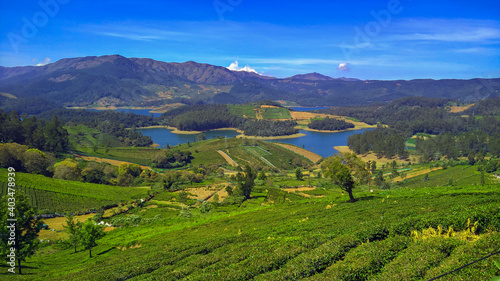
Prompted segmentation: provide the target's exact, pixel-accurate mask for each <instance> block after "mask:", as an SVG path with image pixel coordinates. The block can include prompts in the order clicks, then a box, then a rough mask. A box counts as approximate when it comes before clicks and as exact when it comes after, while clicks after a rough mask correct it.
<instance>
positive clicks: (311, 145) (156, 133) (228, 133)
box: [137, 128, 366, 157]
mask: <svg viewBox="0 0 500 281" xmlns="http://www.w3.org/2000/svg"><path fill="white" fill-rule="evenodd" d="M365 130H366V129H361V130H355V131H346V132H339V133H320V132H310V131H304V130H300V132H301V133H303V134H305V136H303V137H299V138H293V139H279V140H269V141H271V142H282V143H289V144H294V145H297V146H300V147H302V146H303V147H304V148H305V149H307V150H310V151H312V152H314V153H316V154H319V155H321V156H323V157H328V156H331V155H333V154H335V153H337V152H338V151H337V150H335V149H334V148H333V147H334V146H341V145H347V137H349V136H350V135H352V134H361V133H363V132H364V131H365ZM137 131H138V132H141V133H142V134H143V135H145V136H150V137H151V139H152V140H153V142H155V143H157V144H159V145H160V146H166V145H167V144H170V145H177V144H179V143H186V142H187V141H190V142H192V141H194V138H195V137H196V136H197V135H196V134H193V135H181V134H174V133H172V132H171V131H170V130H169V129H166V128H154V129H137ZM204 134H205V135H206V136H207V139H211V138H213V137H217V136H221V137H228V138H231V137H234V136H237V135H239V133H238V132H236V131H234V130H215V131H208V132H205V133H204Z"/></svg>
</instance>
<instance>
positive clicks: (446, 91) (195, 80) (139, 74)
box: [0, 55, 500, 113]
mask: <svg viewBox="0 0 500 281" xmlns="http://www.w3.org/2000/svg"><path fill="white" fill-rule="evenodd" d="M498 89H500V79H488V80H486V79H471V80H455V79H447V80H432V79H418V80H409V81H406V80H398V81H376V80H368V81H362V80H358V79H353V78H343V77H342V78H331V77H328V76H325V75H321V74H319V73H310V74H301V75H295V76H292V77H289V78H284V79H279V78H274V77H268V76H264V75H259V74H256V73H250V72H245V71H231V70H229V69H227V68H225V67H221V66H214V65H209V64H202V63H196V62H193V61H188V62H184V63H166V62H161V61H155V60H152V59H147V58H125V57H123V56H120V55H109V56H100V57H81V58H67V59H61V60H59V61H57V62H55V63H51V64H47V65H44V66H24V67H0V93H1V95H0V106H2V107H4V108H9V109H16V110H20V111H23V112H25V113H37V112H35V111H37V110H38V111H43V110H45V109H46V108H49V109H50V108H54V107H58V106H110V105H113V106H160V105H163V104H171V103H184V104H197V103H246V102H252V101H257V100H266V99H270V100H286V101H291V102H295V103H297V104H299V105H304V106H325V105H326V106H346V105H365V104H371V103H380V102H382V103H385V102H388V101H391V100H394V99H397V98H401V97H406V96H423V97H440V98H448V99H455V100H457V99H459V100H461V101H466V102H467V101H476V100H481V99H484V98H487V97H496V96H498Z"/></svg>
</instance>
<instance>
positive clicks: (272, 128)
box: [242, 120, 299, 137]
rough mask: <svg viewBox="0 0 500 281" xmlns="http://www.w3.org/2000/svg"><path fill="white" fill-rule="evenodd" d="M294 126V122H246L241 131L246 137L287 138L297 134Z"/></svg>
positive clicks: (295, 123)
mask: <svg viewBox="0 0 500 281" xmlns="http://www.w3.org/2000/svg"><path fill="white" fill-rule="evenodd" d="M296 125H297V122H295V121H269V120H257V121H253V120H247V121H246V122H245V124H244V125H243V127H242V130H243V132H244V133H245V135H247V136H259V137H271V136H288V135H293V134H296V133H298V132H299V130H297V129H295V126H296Z"/></svg>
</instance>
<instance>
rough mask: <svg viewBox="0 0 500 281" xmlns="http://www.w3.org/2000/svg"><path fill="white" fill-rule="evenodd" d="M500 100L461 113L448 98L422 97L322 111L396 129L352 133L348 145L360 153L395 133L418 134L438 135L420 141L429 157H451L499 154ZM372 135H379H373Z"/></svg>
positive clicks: (386, 140) (481, 103)
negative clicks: (452, 110)
mask: <svg viewBox="0 0 500 281" xmlns="http://www.w3.org/2000/svg"><path fill="white" fill-rule="evenodd" d="M499 100H500V99H499V98H491V99H487V100H484V101H481V102H479V103H478V104H477V105H475V106H473V107H471V108H469V109H468V110H467V111H465V112H461V113H451V112H450V110H449V108H447V105H448V103H449V101H448V100H444V99H430V98H421V97H408V98H403V99H400V100H395V101H393V102H391V103H389V104H388V105H385V106H382V105H377V106H369V107H348V108H330V109H326V110H322V111H321V112H324V113H330V114H340V115H345V116H350V117H354V118H357V119H359V120H361V121H364V122H367V123H370V124H376V123H382V124H385V125H388V126H389V127H390V128H391V129H392V130H393V131H392V132H391V133H389V132H390V131H389V130H387V132H388V133H379V132H380V131H381V130H378V131H379V132H377V133H375V132H372V133H365V134H363V135H358V136H351V137H350V138H349V146H350V147H351V148H352V149H353V150H354V151H357V152H361V153H363V152H366V151H367V149H368V150H371V149H373V148H374V147H378V148H380V147H383V146H384V145H383V144H380V145H376V143H378V142H380V143H384V142H385V143H392V142H393V141H394V140H395V139H397V138H396V137H395V135H399V136H400V137H402V138H404V139H408V138H409V137H411V136H412V135H415V134H417V133H424V134H431V135H437V137H436V138H425V139H424V138H420V139H418V140H417V151H418V152H420V153H423V155H424V158H425V159H428V160H430V159H432V158H435V155H444V156H447V157H449V158H456V157H459V156H465V157H468V156H469V155H472V156H471V157H474V155H476V154H477V153H482V154H483V155H485V154H486V153H488V152H490V153H492V154H493V155H498V149H497V148H496V147H497V146H498V144H497V142H498V136H499V134H500V119H499V118H498V116H497V115H498V114H499V112H500V107H499ZM464 113H470V114H471V115H464ZM478 113H479V114H481V115H479V114H478ZM474 114H475V115H474ZM373 134H378V135H377V137H376V138H374V137H373V136H372V135H373ZM400 145H401V140H399V141H398V146H400ZM377 151H378V153H381V155H385V154H386V153H385V152H384V151H385V150H382V152H381V151H380V150H379V149H378V150H377ZM391 154H392V153H388V155H391ZM433 155H434V156H433ZM400 156H404V155H400Z"/></svg>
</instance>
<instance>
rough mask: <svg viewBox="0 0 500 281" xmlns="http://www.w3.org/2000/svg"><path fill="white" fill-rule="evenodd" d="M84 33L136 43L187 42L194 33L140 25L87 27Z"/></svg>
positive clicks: (83, 29) (118, 24) (116, 24)
mask: <svg viewBox="0 0 500 281" xmlns="http://www.w3.org/2000/svg"><path fill="white" fill-rule="evenodd" d="M81 30H82V31H84V32H87V33H91V34H95V35H99V36H106V37H114V38H123V39H128V40H134V41H185V40H188V39H189V38H192V37H193V36H195V34H194V33H189V32H179V31H173V30H174V29H170V28H168V27H165V28H157V27H150V26H143V25H140V24H127V23H124V24H120V23H115V24H105V25H87V26H84V27H83V28H82V29H81Z"/></svg>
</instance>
